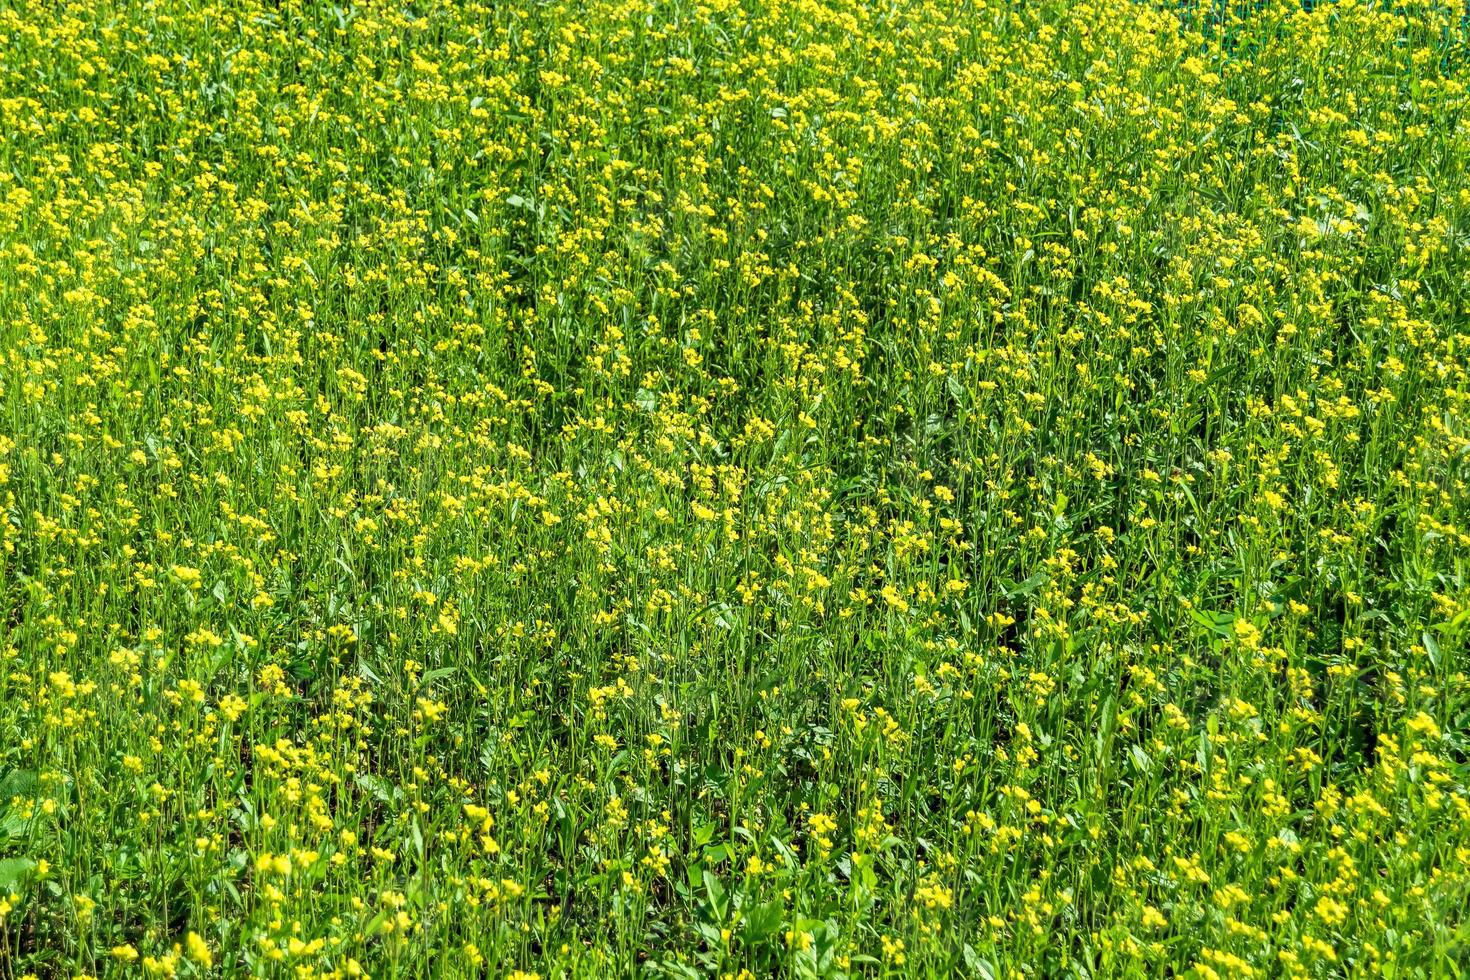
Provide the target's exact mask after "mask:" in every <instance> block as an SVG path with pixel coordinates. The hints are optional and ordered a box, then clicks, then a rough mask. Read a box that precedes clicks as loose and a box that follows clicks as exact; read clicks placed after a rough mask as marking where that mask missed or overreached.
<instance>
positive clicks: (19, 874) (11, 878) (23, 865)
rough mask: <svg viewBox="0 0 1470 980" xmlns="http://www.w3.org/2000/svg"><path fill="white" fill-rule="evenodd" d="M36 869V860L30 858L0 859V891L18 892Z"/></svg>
mask: <svg viewBox="0 0 1470 980" xmlns="http://www.w3.org/2000/svg"><path fill="white" fill-rule="evenodd" d="M34 870H36V862H35V861H32V860H31V859H30V858H4V859H0V893H5V892H16V891H19V890H20V886H21V885H23V884H24V883H25V880H26V879H27V878H29V877H30V876H31V872H32V871H34Z"/></svg>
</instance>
